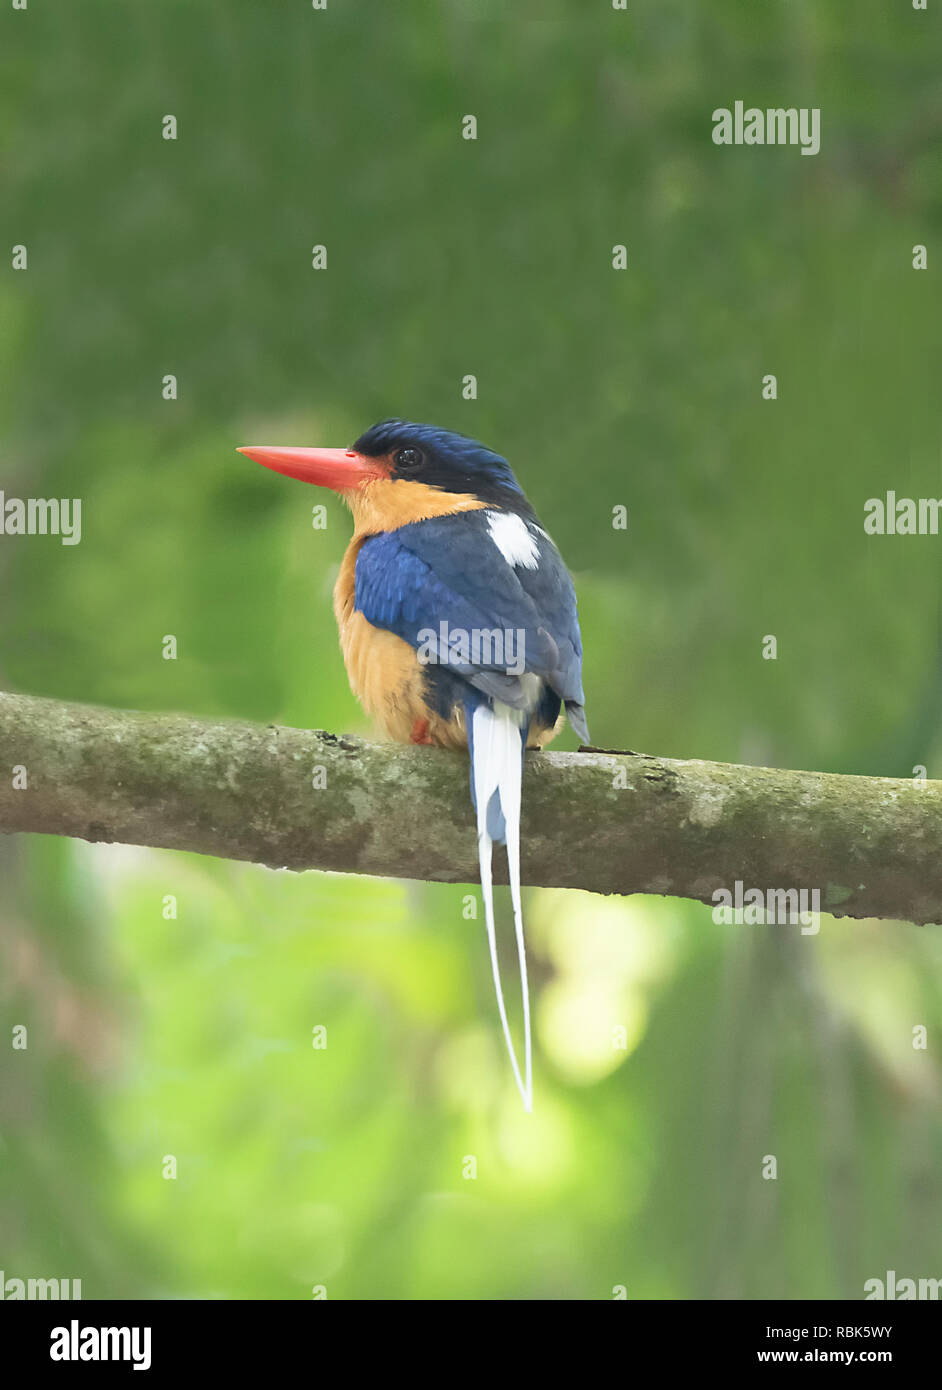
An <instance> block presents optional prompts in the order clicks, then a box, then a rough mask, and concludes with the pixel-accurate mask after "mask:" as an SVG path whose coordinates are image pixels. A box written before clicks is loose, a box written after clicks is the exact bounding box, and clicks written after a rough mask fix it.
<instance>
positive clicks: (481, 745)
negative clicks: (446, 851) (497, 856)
mask: <svg viewBox="0 0 942 1390" xmlns="http://www.w3.org/2000/svg"><path fill="white" fill-rule="evenodd" d="M523 718H524V716H521V714H520V712H519V711H517V710H514V709H511V708H510V706H509V705H504V704H501V703H500V702H498V701H495V702H494V707H493V708H491V706H490V705H489V704H480V705H478V706H477V707H476V708H475V709H474V710H473V711H472V712H471V720H470V729H469V732H470V735H471V737H470V747H471V786H472V791H473V793H474V804H475V807H476V809H477V823H478V859H479V862H480V866H481V892H482V894H483V897H484V919H485V923H486V925H487V940H488V945H489V947H490V953H491V972H492V974H493V977H494V989H495V992H496V995H497V1010H498V1013H499V1014H500V1021H501V1027H502V1028H503V1030H504V1041H505V1042H506V1044H507V1052H508V1055H509V1056H510V1064H511V1066H512V1067H513V1073H514V1079H515V1081H516V1083H517V1089H518V1090H519V1092H520V1097H521V1099H522V1101H523V1108H524V1110H527V1111H530V1110H532V1108H533V1061H532V1046H531V1038H530V996H529V989H528V986H527V956H526V946H525V943H524V939H523V915H522V912H521V905H520V791H521V781H522V773H523V744H524V741H525V740H524V738H523V736H522V733H523V731H522V719H523ZM495 798H496V802H497V804H496V805H495ZM501 822H503V825H502V826H501ZM501 829H502V830H503V835H502V836H500V837H499V836H498V835H495V834H494V831H495V830H496V831H500V830H501ZM498 838H503V839H505V840H506V844H507V865H508V869H509V876H510V895H511V900H512V902H513V910H514V931H515V934H516V938H517V960H518V962H519V965H520V990H521V996H522V1000H523V1029H524V1074H523V1077H521V1075H520V1067H519V1065H518V1062H517V1054H516V1052H515V1050H514V1045H513V1039H512V1038H511V1036H510V1025H509V1023H508V1022H507V1010H506V1007H505V1005H504V992H503V989H502V988H501V982H500V966H499V964H498V960H497V934H496V931H495V927H494V887H493V877H492V869H491V866H492V853H493V846H494V844H495V842H496V841H497V840H498Z"/></svg>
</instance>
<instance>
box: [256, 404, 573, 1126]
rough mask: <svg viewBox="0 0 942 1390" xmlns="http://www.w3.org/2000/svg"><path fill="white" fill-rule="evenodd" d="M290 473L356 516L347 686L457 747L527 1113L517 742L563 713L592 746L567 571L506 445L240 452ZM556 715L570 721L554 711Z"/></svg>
mask: <svg viewBox="0 0 942 1390" xmlns="http://www.w3.org/2000/svg"><path fill="white" fill-rule="evenodd" d="M239 452H240V453H242V454H245V455H246V456H247V457H248V458H250V459H252V460H254V461H255V462H256V463H260V464H262V465H264V466H265V467H266V468H269V469H272V470H274V471H275V472H276V473H281V474H283V475H285V476H287V477H289V478H294V479H298V480H300V481H302V482H306V483H313V484H315V485H317V486H320V487H326V488H330V489H332V490H333V491H334V492H335V493H337V494H339V496H340V497H341V498H342V499H343V501H344V502H345V503H346V504H347V506H348V507H349V509H350V511H351V513H352V516H353V537H352V539H351V541H350V544H349V545H348V547H347V550H346V553H345V554H344V557H343V560H342V562H341V565H340V572H339V575H338V577H337V582H336V585H335V587H334V612H335V615H336V619H337V626H338V629H339V633H340V647H341V651H342V654H343V659H344V664H345V666H346V670H347V674H348V677H349V680H350V685H351V688H352V690H353V693H354V695H356V696H357V698H358V699H359V701H360V703H361V704H362V705H363V707H364V709H365V710H366V712H367V714H369V715H370V716H371V717H373V718H374V719H375V720H376V721H377V722H378V723H379V725H380V726H381V727H382V729H383V730H384V731H385V733H386V735H387V736H388V737H390V738H392V739H394V740H396V741H399V742H403V743H414V744H421V745H432V746H437V747H443V748H451V749H458V750H466V751H467V753H468V754H469V758H470V784H471V788H470V789H471V799H472V802H473V805H474V808H475V814H476V825H477V838H478V863H479V867H480V878H481V893H482V898H483V902H484V915H485V924H486V931H487V939H488V946H489V951H490V961H491V973H492V976H493V981H494V989H495V993H496V997H497V1008H498V1014H499V1017H500V1022H501V1027H502V1030H503V1035H504V1041H505V1044H506V1047H507V1052H508V1055H509V1058H510V1064H511V1068H512V1071H513V1076H514V1080H515V1082H516V1085H517V1089H518V1091H519V1093H520V1097H521V1100H522V1102H523V1107H524V1110H525V1111H527V1112H531V1111H532V1108H533V1061H532V1041H531V1025H530V1001H529V987H528V981H527V965H526V946H525V941H524V934H523V913H522V907H521V893H520V808H521V794H522V775H523V759H524V753H525V750H526V749H527V748H542V747H545V745H546V744H547V743H549V741H550V740H551V739H552V738H554V737H555V735H556V734H557V733H558V732H559V730H560V729H561V728H562V727H563V725H564V723H565V718H566V717H568V720H569V723H570V725H571V726H572V728H573V729H574V731H575V732H576V734H577V735H578V736H579V738H580V739H581V741H582V743H583V744H588V743H589V730H588V726H587V723H586V715H585V695H584V692H583V687H582V638H581V634H580V630H579V618H578V612H577V604H576V593H575V587H574V585H573V581H572V578H571V576H570V574H569V571H568V570H567V568H566V566H565V564H564V563H563V560H562V557H561V556H560V553H559V551H558V550H557V548H556V546H555V544H554V543H553V541H552V539H551V537H550V535H549V534H548V532H547V531H545V530H544V528H543V527H542V525H541V524H540V521H539V519H538V517H537V515H536V512H535V511H534V509H533V507H532V506H531V504H530V502H529V501H528V499H527V497H526V495H525V493H524V491H523V489H522V488H521V486H520V484H519V483H518V481H517V479H516V477H515V475H514V472H513V470H512V468H511V466H510V464H509V463H508V462H507V460H506V458H504V457H503V456H502V455H501V454H498V453H495V452H494V451H493V450H492V449H489V448H487V447H485V446H484V445H483V444H480V443H478V441H477V440H474V439H471V438H469V437H468V436H466V435H463V434H459V433H457V432H455V431H452V430H446V429H440V428H438V427H436V426H433V425H427V424H415V423H412V422H410V421H406V420H402V419H388V420H383V421H381V422H380V423H379V424H376V425H373V426H372V427H371V428H370V429H368V430H366V431H365V433H363V434H361V435H360V437H359V438H358V439H357V440H356V442H355V443H354V444H353V445H352V447H351V448H349V449H343V448H324V449H320V448H308V447H293V446H292V447H283V446H280V445H251V446H244V447H242V448H240V449H239ZM564 711H565V714H564V713H563V712H564ZM494 845H504V846H506V854H507V867H508V878H509V881H510V892H511V902H512V906H513V917H514V933H515V937H516V945H517V959H518V964H519V972H520V989H521V1000H522V1012H523V1034H524V1059H523V1067H522V1069H521V1066H520V1064H519V1062H518V1060H517V1055H516V1051H515V1048H514V1044H513V1039H512V1036H511V1031H510V1025H509V1023H508V1019H507V1010H506V1006H505V1003H504V994H503V989H502V987H501V977H500V968H499V964H498V955H497V937H496V928H495V914H494V893H493V875H492V862H493V847H494Z"/></svg>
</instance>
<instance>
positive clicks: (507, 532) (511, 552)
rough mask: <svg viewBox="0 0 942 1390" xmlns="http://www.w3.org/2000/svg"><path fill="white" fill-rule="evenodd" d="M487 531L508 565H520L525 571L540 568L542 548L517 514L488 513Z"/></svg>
mask: <svg viewBox="0 0 942 1390" xmlns="http://www.w3.org/2000/svg"><path fill="white" fill-rule="evenodd" d="M487 529H488V531H490V533H491V540H492V541H493V542H494V544H495V545H496V546H497V549H498V550H499V551H500V553H501V555H503V557H504V559H505V560H506V561H507V563H508V565H520V566H522V568H523V569H525V570H535V569H536V568H537V567H538V565H539V563H540V547H539V546H538V545H537V543H536V541H535V540H534V538H533V536H532V535H531V534H530V531H529V530H528V528H527V525H526V523H525V522H524V520H523V518H522V517H519V516H517V514H516V512H488V514H487Z"/></svg>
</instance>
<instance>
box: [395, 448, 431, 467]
mask: <svg viewBox="0 0 942 1390" xmlns="http://www.w3.org/2000/svg"><path fill="white" fill-rule="evenodd" d="M424 461H425V460H424V457H423V454H422V450H421V449H398V450H397V451H396V458H395V463H396V467H397V468H398V469H401V471H402V472H404V473H414V472H415V470H416V469H417V468H421V467H422V464H423V463H424Z"/></svg>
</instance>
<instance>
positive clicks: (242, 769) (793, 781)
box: [0, 694, 942, 923]
mask: <svg viewBox="0 0 942 1390" xmlns="http://www.w3.org/2000/svg"><path fill="white" fill-rule="evenodd" d="M18 768H22V769H24V770H25V771H24V772H16V771H15V769H18ZM24 781H25V786H23V785H22V784H23V782H24ZM523 802H524V811H523V828H522V841H523V878H524V882H525V883H529V884H543V885H547V886H550V885H552V886H560V887H565V888H587V889H591V890H592V891H594V892H598V893H661V894H669V895H671V896H675V897H685V898H696V899H699V900H701V901H704V902H711V901H712V894H713V892H714V890H715V889H717V888H727V889H730V890H732V888H733V885H734V884H735V883H736V881H737V880H739V881H741V882H742V883H743V884H745V885H746V887H749V888H759V889H761V890H763V891H765V890H767V889H792V888H794V889H799V890H800V889H803V888H804V889H808V890H814V889H817V890H819V892H820V895H821V897H820V903H821V907H822V909H826V910H829V911H832V912H834V913H835V914H836V915H838V916H848V917H890V918H897V919H901V920H905V921H910V922H920V923H922V922H940V921H942V852H940V851H942V783H939V782H931V781H927V782H925V783H923V784H918V783H915V782H912V781H908V780H905V781H904V780H900V779H890V778H883V777H848V776H839V775H835V774H830V773H822V772H794V771H784V770H779V769H776V768H764V767H740V766H735V765H731V764H726V763H709V762H700V761H678V760H675V759H668V758H655V757H650V756H648V755H639V754H636V753H617V752H607V751H603V750H600V749H584V750H582V751H581V752H579V753H552V752H548V753H529V754H527V760H526V769H525V776H524V797H523ZM22 831H27V832H33V833H39V834H47V835H70V836H76V837H78V838H80V839H84V840H92V841H105V842H116V841H117V842H122V843H125V844H135V845H153V846H158V847H160V848H164V849H182V850H191V851H195V852H197V853H199V854H212V855H217V856H219V857H222V858H226V859H245V860H251V861H253V862H255V863H258V864H267V865H269V866H270V867H273V868H282V867H284V868H289V869H333V870H339V871H341V872H344V873H359V874H381V875H390V876H393V877H399V878H418V879H435V880H440V881H443V882H448V883H453V882H460V883H465V882H473V881H475V880H476V879H477V872H478V870H477V847H476V840H475V830H474V820H473V816H472V811H471V807H470V802H469V791H468V765H467V761H466V759H465V758H464V757H463V756H462V755H460V754H456V753H449V752H445V751H442V750H439V749H434V748H413V747H400V746H397V745H391V744H379V743H368V742H365V741H362V740H360V739H354V738H345V737H338V736H336V735H334V734H328V733H322V732H319V731H316V730H305V729H289V728H280V727H278V726H276V725H258V724H249V723H237V722H228V721H227V722H222V721H217V720H206V719H194V718H190V717H184V716H180V715H152V714H138V713H134V712H131V711H125V710H110V709H100V708H95V707H92V706H85V705H73V704H65V703H61V702H59V701H56V700H44V699H37V698H34V697H31V696H26V695H11V694H0V832H3V833H6V834H11V833H16V832H22ZM501 860H502V856H501ZM496 867H497V868H498V872H499V870H500V868H501V867H502V864H498V866H496Z"/></svg>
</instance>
